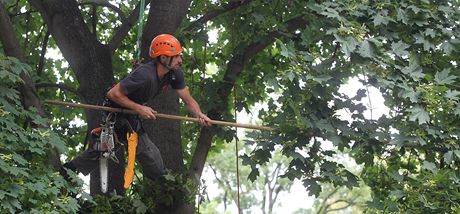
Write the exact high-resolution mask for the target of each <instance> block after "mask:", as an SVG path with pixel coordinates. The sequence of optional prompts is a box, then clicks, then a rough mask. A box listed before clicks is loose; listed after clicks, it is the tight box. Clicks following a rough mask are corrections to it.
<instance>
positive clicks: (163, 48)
mask: <svg viewBox="0 0 460 214" xmlns="http://www.w3.org/2000/svg"><path fill="white" fill-rule="evenodd" d="M180 53H182V47H181V45H180V42H179V40H177V39H176V38H175V37H174V36H171V35H169V34H160V35H158V36H156V37H155V38H153V40H152V43H150V57H151V58H156V57H157V56H160V55H167V56H176V55H178V54H180Z"/></svg>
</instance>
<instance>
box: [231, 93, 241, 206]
mask: <svg viewBox="0 0 460 214" xmlns="http://www.w3.org/2000/svg"><path fill="white" fill-rule="evenodd" d="M236 98H237V95H236V85H235V86H234V87H233V103H234V113H235V121H238V116H237V111H236V101H237V99H236ZM235 135H236V139H235V157H236V158H235V159H236V186H237V195H236V196H237V206H238V213H241V208H240V169H239V158H238V151H239V149H238V128H237V127H235Z"/></svg>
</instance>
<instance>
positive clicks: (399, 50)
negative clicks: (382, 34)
mask: <svg viewBox="0 0 460 214" xmlns="http://www.w3.org/2000/svg"><path fill="white" fill-rule="evenodd" d="M409 47H410V46H409V45H408V44H406V43H404V42H402V41H398V42H396V43H393V44H391V49H392V50H393V53H394V54H395V55H396V56H408V55H409V52H408V51H407V48H409Z"/></svg>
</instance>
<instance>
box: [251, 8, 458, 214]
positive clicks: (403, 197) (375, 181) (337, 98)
mask: <svg viewBox="0 0 460 214" xmlns="http://www.w3.org/2000/svg"><path fill="white" fill-rule="evenodd" d="M308 8H309V9H310V10H312V11H314V12H315V13H316V14H317V16H318V17H321V18H320V20H318V21H317V23H321V24H320V26H323V27H321V28H313V29H306V30H304V31H301V32H299V33H298V34H294V35H292V39H291V41H289V42H287V41H286V42H279V43H278V44H277V45H278V47H277V50H278V53H279V55H278V56H277V57H278V59H279V60H285V61H287V62H289V63H290V68H289V69H286V70H283V71H281V72H280V76H277V77H276V79H275V80H273V81H271V82H267V83H271V85H269V84H267V86H268V87H271V88H273V90H274V91H275V92H276V93H278V94H281V96H277V97H275V98H272V99H269V100H268V109H267V110H264V111H263V112H261V113H262V116H263V117H262V118H263V120H264V121H271V123H273V124H279V129H280V131H279V132H276V133H272V134H271V135H268V134H259V135H258V136H256V137H255V138H256V139H259V141H260V143H259V147H258V148H257V149H255V150H254V151H253V152H252V154H251V156H248V157H247V160H248V161H247V162H248V163H250V164H251V165H252V167H253V169H254V171H255V173H256V174H257V165H260V164H264V163H265V162H266V161H267V160H268V158H269V155H268V154H269V153H268V152H269V151H271V150H273V148H274V146H275V145H278V144H279V145H282V146H283V152H284V154H285V155H286V156H290V157H293V161H292V162H291V165H290V168H289V170H288V171H287V172H286V176H287V177H289V178H298V179H302V180H303V181H304V184H305V186H306V187H307V188H308V190H309V191H310V193H312V194H315V195H317V194H319V193H320V191H321V189H320V186H319V185H318V182H319V181H323V182H331V183H333V184H334V185H345V186H347V187H352V186H356V184H357V182H356V181H357V177H356V176H355V175H353V174H352V173H350V172H348V171H347V170H346V169H344V167H343V165H342V164H340V163H335V162H334V161H329V160H330V158H331V157H333V155H334V154H335V152H334V151H332V150H328V149H325V148H322V146H321V140H320V139H323V140H327V141H330V142H332V144H333V145H334V147H335V148H337V149H338V150H339V151H344V150H345V149H351V154H352V155H353V157H354V158H356V161H357V162H358V163H359V164H363V165H364V171H363V176H362V179H363V181H364V182H365V183H366V184H367V185H369V186H370V187H371V188H372V190H373V199H374V201H373V202H372V203H371V204H369V206H370V207H371V208H370V209H369V211H371V210H373V211H379V212H387V211H390V212H403V211H409V210H410V211H413V210H419V211H420V212H444V213H455V212H458V209H459V203H460V198H459V197H458V192H459V189H458V184H459V183H458V180H457V177H458V175H459V174H458V171H459V170H458V160H459V156H457V155H456V154H458V147H459V144H458V136H459V131H460V130H459V128H458V126H457V125H456V124H457V122H456V121H458V119H459V116H460V113H459V107H460V104H459V102H458V100H459V97H458V95H459V94H460V92H458V90H459V78H458V67H457V65H458V63H459V62H458V57H456V55H457V54H458V44H459V42H458V35H459V32H458V28H457V24H458V23H457V22H456V21H453V20H458V18H459V15H460V14H459V13H458V3H457V2H451V1H449V2H443V3H441V4H439V3H430V2H428V1H421V2H417V3H415V2H412V1H401V2H397V3H396V2H390V1H383V2H379V3H373V2H370V1H369V2H368V1H342V2H333V1H331V2H323V3H318V4H310V5H309V6H308ZM312 35H316V36H312ZM302 50H308V51H307V52H304V51H302ZM359 76H361V82H362V83H363V84H364V85H365V86H373V87H376V88H378V89H379V90H380V91H381V93H382V94H383V96H384V97H385V100H386V101H385V104H386V106H387V107H388V108H390V115H386V116H383V117H381V118H379V119H377V120H376V119H372V118H371V119H368V118H365V117H364V116H363V112H364V111H365V110H366V109H369V108H368V107H366V106H364V105H362V104H361V103H359V102H358V101H360V100H361V99H362V98H364V97H366V96H367V93H368V92H367V91H366V89H364V90H360V91H358V93H357V94H356V96H354V97H348V96H347V95H345V94H341V93H339V92H338V90H337V89H338V87H339V86H340V85H342V84H344V83H345V82H346V81H347V80H348V79H349V78H351V77H359ZM369 99H371V97H370V98H369ZM371 108H372V107H371ZM341 109H346V110H347V111H348V112H350V115H351V118H352V120H351V121H344V120H341V119H339V117H338V115H337V114H336V113H337V112H338V111H339V110H341ZM439 173H440V174H442V175H444V177H443V178H442V179H441V177H442V176H441V175H440V174H439ZM422 183H423V184H424V185H423V187H422V188H423V189H424V191H423V194H421V195H420V194H417V191H421V189H419V187H420V185H421V184H422ZM440 192H446V195H445V196H446V197H439V195H438V193H440Z"/></svg>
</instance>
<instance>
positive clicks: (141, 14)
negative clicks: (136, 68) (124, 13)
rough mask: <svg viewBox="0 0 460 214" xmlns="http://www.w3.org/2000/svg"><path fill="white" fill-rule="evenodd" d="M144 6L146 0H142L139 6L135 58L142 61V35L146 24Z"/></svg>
mask: <svg viewBox="0 0 460 214" xmlns="http://www.w3.org/2000/svg"><path fill="white" fill-rule="evenodd" d="M144 8H145V0H141V5H140V7H139V21H138V24H137V41H136V56H135V60H136V61H137V62H139V61H140V58H141V37H142V28H143V25H144Z"/></svg>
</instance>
